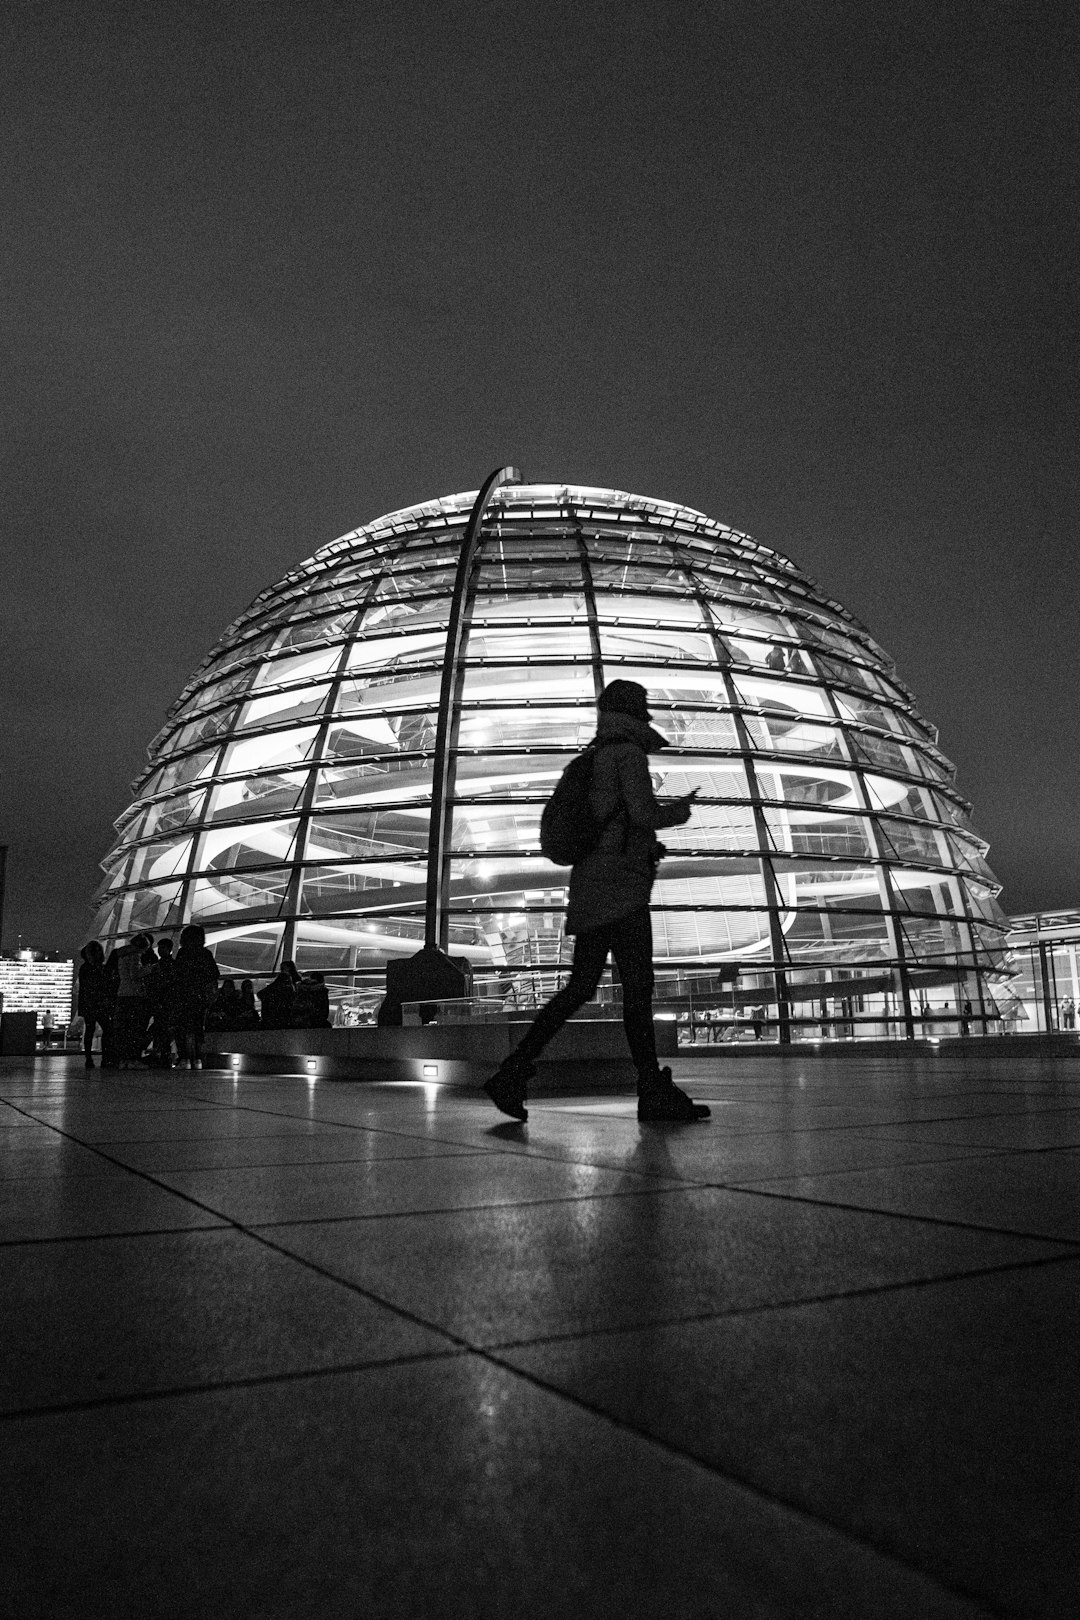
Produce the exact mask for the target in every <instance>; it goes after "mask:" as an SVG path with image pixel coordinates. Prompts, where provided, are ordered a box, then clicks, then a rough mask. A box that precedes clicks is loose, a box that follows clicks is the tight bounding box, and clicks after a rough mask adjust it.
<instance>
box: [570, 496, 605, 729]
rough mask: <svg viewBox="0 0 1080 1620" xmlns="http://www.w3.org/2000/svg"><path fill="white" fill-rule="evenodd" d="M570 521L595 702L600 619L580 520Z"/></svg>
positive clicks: (599, 687)
mask: <svg viewBox="0 0 1080 1620" xmlns="http://www.w3.org/2000/svg"><path fill="white" fill-rule="evenodd" d="M571 521H572V523H573V526H574V538H575V540H576V541H577V548H578V561H579V562H580V563H581V577H582V580H583V582H584V587H585V613H586V616H587V618H588V621H589V647H590V649H591V651H592V672H593V689H594V691H595V694H596V700H597V702H599V701H600V694H601V692H602V691H603V690H604V660H603V657H602V655H601V652H600V618H599V615H598V613H597V611H596V591H595V589H594V588H593V577H592V568H591V567H590V565H589V552H588V548H587V547H586V545H585V536H584V534H583V533H582V530H581V519H580V518H579V517H577V516H576V515H574V516H572V518H571Z"/></svg>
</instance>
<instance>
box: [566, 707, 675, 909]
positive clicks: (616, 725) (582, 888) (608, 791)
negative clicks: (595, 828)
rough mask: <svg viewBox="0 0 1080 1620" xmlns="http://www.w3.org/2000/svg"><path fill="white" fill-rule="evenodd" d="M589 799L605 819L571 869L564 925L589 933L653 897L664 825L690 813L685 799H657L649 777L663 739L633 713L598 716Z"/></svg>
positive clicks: (599, 814)
mask: <svg viewBox="0 0 1080 1620" xmlns="http://www.w3.org/2000/svg"><path fill="white" fill-rule="evenodd" d="M596 740H597V742H598V743H601V744H603V745H604V746H603V747H600V748H598V749H597V751H596V763H595V765H594V767H593V776H592V786H591V789H590V793H589V803H590V806H591V808H592V811H593V814H594V815H595V816H596V817H597V819H598V820H600V821H605V820H607V818H608V817H611V818H612V819H611V820H609V821H608V822H607V826H606V827H605V828H604V831H603V833H602V834H601V836H600V841H599V843H598V844H597V845H596V847H595V848H594V849H591V850H590V851H589V853H588V855H586V856H585V858H584V859H583V860H581V861H579V862H578V864H577V865H576V866H575V867H574V869H573V871H572V872H571V874H570V904H569V906H568V907H567V912H566V932H567V933H568V934H586V933H589V932H590V931H591V930H592V929H594V928H602V927H603V926H604V925H605V924H606V923H612V922H617V921H618V919H619V918H620V917H627V916H629V915H630V913H631V912H632V911H640V910H641V909H642V907H644V906H647V905H648V904H649V895H650V893H651V892H652V886H653V879H654V878H655V876H656V868H657V864H658V862H659V856H660V846H659V844H658V843H657V839H656V829H657V828H658V827H677V826H681V825H682V823H683V822H684V821H689V819H690V811H689V808H688V807H687V805H686V804H685V803H684V802H682V801H681V800H671V799H668V800H663V799H658V798H657V797H656V795H655V794H654V792H653V789H652V782H651V781H650V779H649V762H648V757H647V756H648V754H649V753H650V752H655V751H656V750H658V749H660V748H663V747H664V739H663V737H661V736H660V734H659V732H657V731H654V730H653V728H652V726H650V725H648V724H647V723H646V722H645V721H644V720H635V719H634V718H633V717H632V716H631V715H628V714H605V713H602V714H600V715H599V717H598V723H597V728H596Z"/></svg>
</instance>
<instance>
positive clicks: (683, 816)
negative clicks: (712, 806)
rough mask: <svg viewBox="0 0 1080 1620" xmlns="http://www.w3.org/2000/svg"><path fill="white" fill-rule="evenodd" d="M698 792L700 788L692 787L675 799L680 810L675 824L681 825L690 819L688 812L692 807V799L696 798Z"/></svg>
mask: <svg viewBox="0 0 1080 1620" xmlns="http://www.w3.org/2000/svg"><path fill="white" fill-rule="evenodd" d="M700 792H701V789H700V788H693V789H692V790H691V792H689V793H684V794H682V796H681V797H680V798H678V799H676V800H675V803H676V804H677V805H678V807H679V812H680V813H679V819H678V821H677V822H676V826H678V827H681V826H683V825H684V824H685V823H686V822H688V821H689V820H690V813H691V811H692V810H693V808H694V800H695V799H696V798H697V796H698V794H699V793H700Z"/></svg>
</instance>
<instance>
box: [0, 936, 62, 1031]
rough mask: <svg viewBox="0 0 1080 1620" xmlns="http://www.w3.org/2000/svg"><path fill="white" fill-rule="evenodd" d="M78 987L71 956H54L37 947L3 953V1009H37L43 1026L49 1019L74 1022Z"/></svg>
mask: <svg viewBox="0 0 1080 1620" xmlns="http://www.w3.org/2000/svg"><path fill="white" fill-rule="evenodd" d="M74 988H75V963H74V962H73V961H72V960H71V959H70V957H68V958H63V957H61V958H55V959H52V960H50V959H48V958H46V957H44V956H42V955H41V954H40V953H38V952H36V951H19V952H17V953H16V954H15V955H13V956H0V997H2V998H3V1000H2V1007H3V1011H4V1012H8V1013H13V1012H36V1013H37V1021H38V1028H39V1029H40V1028H42V1027H43V1026H44V1025H45V1024H47V1023H49V1022H51V1023H53V1024H54V1025H56V1026H57V1027H58V1028H61V1027H66V1025H67V1024H69V1023H70V1022H71V1017H72V1011H73V1007H72V1002H73V997H74ZM46 1014H48V1015H50V1016H49V1017H48V1018H47V1017H46Z"/></svg>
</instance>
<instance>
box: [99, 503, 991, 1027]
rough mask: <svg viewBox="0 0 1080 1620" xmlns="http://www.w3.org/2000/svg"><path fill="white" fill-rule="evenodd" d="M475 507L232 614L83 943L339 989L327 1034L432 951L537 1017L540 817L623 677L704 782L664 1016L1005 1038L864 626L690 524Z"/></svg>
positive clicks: (687, 837) (660, 945) (441, 513)
mask: <svg viewBox="0 0 1080 1620" xmlns="http://www.w3.org/2000/svg"><path fill="white" fill-rule="evenodd" d="M500 476H501V475H500ZM489 482H490V481H489ZM485 501H486V504H484V503H483V502H478V500H477V496H476V494H475V492H470V493H467V494H462V495H451V496H447V497H446V498H444V499H441V500H436V501H431V502H428V503H425V504H423V505H420V506H415V507H411V508H409V509H408V510H406V511H401V512H396V513H392V514H391V515H389V516H387V517H384V518H380V519H379V520H378V521H376V522H374V523H370V524H368V525H366V526H365V527H364V528H361V529H358V530H356V531H355V532H353V533H351V534H348V535H345V536H344V537H343V538H342V539H340V540H336V541H334V542H333V544H331V545H328V546H325V547H324V548H323V549H322V550H321V551H319V552H317V553H316V554H315V555H314V556H313V557H311V558H310V559H309V560H308V561H307V562H304V563H301V564H300V565H299V566H297V567H296V568H295V569H293V570H292V571H291V572H290V573H289V574H287V575H286V577H285V578H284V579H282V580H280V581H279V582H278V583H277V584H275V585H272V586H270V587H269V588H268V589H267V590H265V591H263V592H262V594H261V595H260V596H258V597H257V598H256V600H255V601H254V602H253V603H252V605H251V606H250V607H249V608H248V609H247V611H246V612H244V613H243V614H241V615H240V617H239V618H238V619H237V620H236V621H235V622H234V623H233V624H232V625H230V627H229V628H228V630H227V631H226V632H225V634H224V636H223V637H222V638H221V640H220V641H219V642H218V644H217V645H216V647H214V649H213V651H212V652H211V653H210V654H209V656H208V657H207V658H206V659H205V660H204V661H203V663H202V664H201V665H200V667H199V669H198V670H197V671H196V673H195V675H194V676H193V678H192V680H191V681H190V682H189V683H188V685H187V687H186V688H185V690H184V691H183V693H182V694H181V696H180V697H179V699H178V700H177V702H176V704H175V705H174V707H173V709H172V710H171V712H170V714H169V717H168V720H167V722H166V724H165V726H164V727H163V728H162V730H161V732H160V733H159V734H158V736H157V737H156V738H155V739H154V741H153V743H152V744H151V745H150V750H149V753H150V763H149V766H148V768H147V770H146V772H145V774H144V775H143V776H142V778H141V779H140V780H139V781H138V782H137V783H136V784H135V787H134V795H135V796H134V799H133V802H132V803H131V805H130V806H129V807H128V809H127V810H125V812H124V814H123V815H122V816H121V817H120V818H119V820H118V822H117V832H118V837H117V840H116V843H115V844H114V846H113V848H112V849H111V850H110V852H109V854H108V856H107V857H106V859H105V861H104V863H103V865H104V870H105V881H104V883H103V885H102V887H101V889H100V891H99V894H98V896H97V901H96V903H97V908H98V909H97V923H96V932H97V934H98V936H99V937H101V938H102V939H103V940H104V941H105V942H106V944H107V945H108V944H109V943H111V942H113V941H115V940H118V939H122V938H124V937H126V936H130V935H131V934H132V933H134V932H135V931H137V930H149V931H151V932H154V933H161V932H168V933H172V934H175V933H176V932H177V931H178V930H179V928H180V927H181V925H182V924H183V923H185V922H187V921H189V920H195V921H198V922H200V923H202V924H203V925H204V926H205V927H206V929H207V932H208V936H209V942H210V944H211V946H212V947H213V949H214V951H215V954H216V956H217V959H218V962H219V963H220V964H221V966H222V968H223V969H225V970H226V971H231V972H233V973H235V974H239V975H251V976H253V977H257V976H259V975H265V974H268V973H270V972H271V971H273V969H274V967H275V965H276V964H278V963H280V961H281V960H282V959H283V958H291V959H294V960H295V961H296V963H297V965H298V966H299V968H300V969H301V971H305V970H310V969H316V968H317V969H319V970H321V971H323V972H324V973H326V974H327V975H328V976H329V979H330V983H331V989H332V996H333V998H334V1002H335V1006H336V1009H337V1014H336V1016H337V1017H338V1019H339V1020H353V1019H356V1018H361V1017H366V1016H368V1015H369V1014H370V1012H371V1010H372V1009H373V1008H374V1007H375V1005H376V1004H377V1003H378V1001H379V1000H380V998H381V996H382V994H383V988H384V976H385V966H386V963H387V961H388V960H389V959H391V958H393V957H396V956H402V955H410V954H412V953H414V952H415V951H417V950H418V949H419V948H420V947H421V946H422V945H423V944H424V943H425V940H427V941H428V942H434V943H438V944H440V945H442V947H443V948H444V949H448V950H449V951H450V952H451V953H452V954H453V955H454V956H457V957H467V958H468V959H469V960H470V962H471V963H472V965H473V970H474V983H475V987H476V990H477V993H478V994H480V995H482V996H485V997H487V998H489V999H490V998H494V999H497V1000H498V1001H500V1002H501V1003H502V1004H504V1005H515V1006H517V1007H519V1008H520V1007H531V1006H533V1005H535V1004H536V1003H538V1002H539V1001H541V1000H542V999H543V998H544V997H545V996H546V995H547V994H549V993H550V991H551V989H552V988H553V986H554V983H555V981H556V978H557V977H558V975H559V974H560V973H561V972H563V971H565V970H566V969H567V967H568V964H569V959H570V942H569V941H568V940H567V939H566V938H565V937H564V935H563V932H562V918H563V910H564V906H565V900H566V882H567V873H566V872H565V871H559V870H557V869H556V868H554V867H553V866H551V865H550V864H549V863H548V862H547V861H545V860H544V859H543V857H542V856H541V855H540V852H539V845H538V825H539V817H540V811H541V808H542V805H543V803H544V801H545V799H546V798H547V797H548V795H549V794H550V792H551V790H552V788H553V786H554V784H555V782H556V780H557V778H558V776H559V773H560V772H561V770H562V769H563V767H564V765H565V764H566V762H567V760H568V759H569V758H570V757H571V756H572V754H573V753H574V752H575V751H576V750H578V749H580V748H581V747H583V746H584V745H585V744H586V743H587V742H588V741H589V739H590V738H591V737H592V735H593V732H594V727H595V702H596V697H597V694H598V692H599V691H600V689H601V688H602V686H603V685H604V684H605V683H606V682H607V681H610V680H611V679H613V678H615V677H617V676H618V677H627V678H630V679H633V680H636V681H640V682H641V683H642V684H643V685H644V686H645V687H646V688H647V689H648V692H649V695H650V700H651V703H652V707H653V709H654V712H655V723H656V726H657V728H658V729H659V730H660V731H661V732H662V733H664V734H665V735H666V736H667V737H668V738H669V739H670V747H669V748H668V749H667V750H666V751H665V752H663V753H661V754H658V755H657V756H656V757H655V758H654V759H653V761H652V765H653V771H654V780H655V784H656V788H657V791H658V792H659V793H661V794H672V795H674V794H682V793H686V792H688V791H690V790H691V789H693V788H696V789H698V790H699V795H700V796H699V798H698V800H697V805H696V808H695V813H694V816H693V818H692V820H691V821H690V822H689V824H688V825H687V826H685V827H680V828H677V829H671V830H669V831H668V832H667V833H665V841H666V843H667V847H668V854H667V857H666V859H665V860H664V862H663V865H662V867H661V872H660V877H659V881H658V882H657V884H656V888H655V891H654V913H653V915H654V924H655V936H656V956H657V965H658V973H659V995H660V998H661V1001H662V1002H663V1001H666V1003H667V1006H668V1009H669V1011H671V1012H674V1013H677V1014H679V1015H681V1016H683V1018H684V1019H685V1018H686V1017H688V1016H691V1017H692V1018H693V1019H695V1020H697V1021H698V1022H699V1023H700V1024H701V1025H702V1026H704V1025H706V1024H708V1023H709V1022H710V1021H712V1022H714V1023H715V1024H716V1025H717V1026H718V1032H722V1031H723V1030H724V1029H725V1028H730V1026H731V1025H732V1024H737V1023H738V1022H739V1021H742V1020H747V1019H750V1018H751V1017H753V1018H756V1019H758V1020H759V1021H761V1022H763V1023H764V1024H765V1025H766V1026H767V1027H768V1028H769V1029H770V1030H771V1031H772V1033H774V1034H777V1033H779V1034H780V1036H781V1038H784V1039H787V1038H795V1039H797V1038H822V1037H823V1036H824V1037H828V1036H835V1035H841V1034H874V1035H893V1036H903V1035H905V1034H906V1035H911V1034H915V1033H919V1032H920V1031H925V1030H927V1029H929V1028H931V1027H932V1028H933V1029H935V1030H938V1031H941V1032H960V1031H961V1030H968V1031H970V1032H971V1033H973V1034H974V1033H979V1032H981V1031H984V1030H988V1029H1000V1027H1001V1024H1000V1019H999V1014H1000V1010H1001V1009H1000V1008H999V1004H998V1001H999V997H1000V996H1001V994H1002V990H1003V986H1004V985H1005V983H1006V973H1005V957H1004V949H1003V947H1004V930H1005V919H1004V917H1003V916H1002V913H1001V911H1000V909H999V907H998V904H997V899H996V896H997V893H998V887H999V886H998V884H997V882H996V881H995V878H994V875H993V873H992V871H991V870H990V868H989V866H988V865H987V861H986V854H987V847H986V845H985V843H984V842H983V840H982V839H981V838H979V836H978V835H977V833H976V832H975V831H974V830H973V828H972V824H971V820H970V806H969V805H968V804H967V803H966V802H965V801H964V799H963V797H962V796H961V795H960V793H959V792H958V790H957V787H956V785H955V781H954V774H955V773H954V769H953V766H952V765H951V764H950V763H949V761H948V759H947V758H946V757H945V755H944V754H943V753H942V751H941V749H940V748H939V746H938V740H937V733H936V731H935V728H934V727H933V726H932V725H931V724H929V723H928V722H927V721H926V720H925V719H924V718H923V717H922V716H921V715H920V714H919V712H918V709H917V707H916V705H915V700H914V698H913V696H912V694H911V692H910V691H909V690H908V689H907V687H906V686H904V684H903V682H902V681H901V680H900V679H899V678H898V677H897V674H896V671H895V669H894V666H893V663H892V660H891V659H890V658H889V657H888V655H887V654H886V653H885V652H883V651H882V649H881V648H880V647H879V646H878V645H877V643H876V642H875V641H874V640H873V638H872V637H871V636H870V635H869V633H868V632H867V631H866V630H865V629H864V628H863V627H862V626H861V625H860V624H859V623H857V622H856V620H855V619H854V618H853V617H852V616H851V614H850V613H848V612H847V610H846V609H845V608H844V607H843V606H842V605H841V604H840V603H839V602H837V601H835V600H833V599H832V598H830V597H827V596H826V595H824V594H823V593H822V592H821V591H820V590H819V589H818V588H817V587H816V586H815V585H814V584H813V582H812V581H811V580H809V579H808V578H806V576H805V575H803V574H801V573H800V572H799V570H798V569H797V568H796V567H795V566H794V565H793V564H792V563H791V562H790V561H789V560H788V559H787V558H786V557H783V556H781V555H780V554H779V553H778V552H775V551H772V550H770V549H768V548H767V547H765V546H762V545H759V544H757V543H756V542H755V541H753V540H752V539H750V538H749V537H748V536H747V535H744V534H740V533H737V532H736V531H734V530H732V529H730V528H728V527H727V526H726V525H724V524H722V523H719V522H716V521H714V520H713V519H711V518H708V517H705V516H703V515H702V514H701V513H699V512H694V511H691V510H689V509H687V508H685V507H681V506H677V505H671V504H669V503H666V502H663V501H656V500H648V499H645V498H642V497H640V496H636V495H628V494H623V493H617V492H613V491H610V490H602V489H590V488H581V487H576V486H567V485H529V484H521V483H514V482H510V481H503V482H502V483H498V482H496V483H495V485H494V487H492V488H491V489H490V490H489V491H488V492H487V495H486V496H485ZM470 519H472V520H473V521H472V526H471V528H470Z"/></svg>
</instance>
